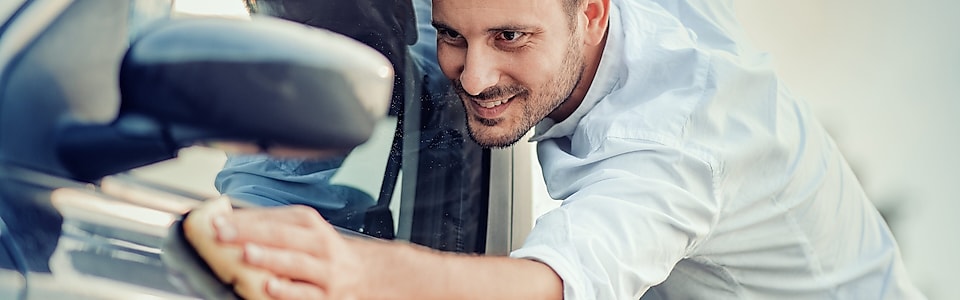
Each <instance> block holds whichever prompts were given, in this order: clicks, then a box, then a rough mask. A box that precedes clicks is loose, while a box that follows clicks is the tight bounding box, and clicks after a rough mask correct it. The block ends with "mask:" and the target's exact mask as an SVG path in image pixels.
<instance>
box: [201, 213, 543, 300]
mask: <svg viewBox="0 0 960 300" xmlns="http://www.w3.org/2000/svg"><path fill="white" fill-rule="evenodd" d="M189 219H190V218H189V217H188V222H189ZM209 225H211V227H212V228H213V229H214V231H215V236H216V237H215V239H216V243H217V244H219V245H220V247H223V248H232V249H241V250H242V251H241V252H242V253H241V254H240V255H235V256H233V258H231V261H232V262H233V263H236V264H240V265H241V266H242V268H246V269H253V270H255V271H258V272H263V271H266V272H267V273H270V274H269V275H268V277H270V278H269V279H266V280H238V281H234V282H233V284H234V288H235V289H236V290H238V291H255V292H257V293H260V294H266V295H267V296H268V297H270V298H274V299H349V300H359V299H560V298H561V297H562V282H561V280H560V277H558V276H557V274H556V273H554V272H553V270H552V269H550V267H548V266H547V265H545V264H543V263H540V262H536V261H531V260H525V259H512V258H507V257H493V256H477V255H462V254H456V253H447V252H439V251H435V250H432V249H429V248H426V247H422V246H418V245H413V244H409V243H402V242H388V241H380V240H374V239H360V238H349V237H344V236H342V235H340V234H339V233H338V232H337V231H336V230H335V229H334V228H333V226H332V225H330V224H328V223H327V222H326V221H324V220H323V218H322V217H321V216H320V215H319V214H318V213H317V212H316V211H315V210H313V209H312V208H308V207H305V206H287V207H277V208H244V209H237V210H233V211H232V213H223V214H220V215H216V216H213V217H212V218H210V219H209ZM204 259H206V260H207V261H208V262H211V258H208V257H204ZM213 260H223V259H222V258H217V259H213ZM214 269H215V271H216V268H215V267H214ZM250 294H254V293H252V292H251V293H250Z"/></svg>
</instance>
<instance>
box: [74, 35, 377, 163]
mask: <svg viewBox="0 0 960 300" xmlns="http://www.w3.org/2000/svg"><path fill="white" fill-rule="evenodd" d="M392 85H393V68H392V67H391V65H390V63H389V61H388V60H387V59H386V58H385V57H383V56H382V55H381V54H380V53H378V52H377V51H375V50H373V49H372V48H369V47H368V46H366V45H364V44H361V43H360V42H357V41H355V40H352V39H349V38H347V37H344V36H341V35H338V34H335V33H332V32H329V31H325V30H322V29H316V28H311V27H307V26H304V25H301V24H297V23H293V22H289V21H283V20H279V19H273V18H267V17H263V18H255V19H253V20H250V21H248V20H234V19H212V18H210V19H174V20H168V21H164V22H163V23H161V24H157V25H156V26H155V27H153V28H152V29H150V30H148V31H146V32H145V33H144V34H143V35H142V36H141V37H140V38H139V39H137V40H135V41H133V43H132V45H131V47H130V49H129V51H128V52H127V54H126V57H125V58H124V61H123V64H122V67H121V71H120V91H121V99H122V100H121V101H122V102H121V106H120V113H119V116H118V118H117V120H116V121H115V122H113V123H111V124H107V125H82V124H77V125H74V126H68V127H67V128H66V129H65V130H64V132H63V133H62V134H61V135H60V136H61V137H62V138H61V141H60V144H59V146H60V147H59V149H58V150H59V153H60V156H61V160H62V161H63V162H64V165H65V166H66V167H67V168H68V169H69V170H70V171H71V173H73V174H75V175H76V177H78V179H85V180H92V179H96V178H99V177H102V176H104V175H108V174H112V173H116V172H120V171H124V170H127V169H130V168H133V167H138V166H142V165H145V164H149V163H152V162H156V161H160V160H164V159H168V158H171V157H173V156H175V154H176V150H177V149H179V148H182V147H186V146H190V145H193V144H197V143H206V142H213V141H229V142H242V143H254V144H257V145H260V146H273V145H283V146H290V147H296V148H304V149H315V150H344V151H346V150H349V149H352V148H353V147H355V146H357V145H359V144H361V143H363V142H364V141H366V139H367V138H369V136H370V134H371V133H372V131H373V128H374V124H375V123H376V121H377V120H378V119H379V118H381V117H383V116H385V115H386V112H387V108H388V106H389V102H390V98H391V91H392Z"/></svg>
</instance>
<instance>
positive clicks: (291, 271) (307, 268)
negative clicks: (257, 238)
mask: <svg viewBox="0 0 960 300" xmlns="http://www.w3.org/2000/svg"><path fill="white" fill-rule="evenodd" d="M243 260H244V262H245V263H247V264H249V265H250V266H253V267H255V268H260V269H263V270H266V271H268V272H270V273H273V274H278V275H281V276H283V277H285V278H290V279H293V280H296V281H305V282H310V283H313V284H315V285H317V286H318V287H319V288H326V285H325V284H324V283H326V282H328V281H329V280H330V275H331V272H330V265H329V264H328V263H324V262H323V261H322V260H320V259H317V258H316V257H313V256H311V255H309V254H306V253H302V252H294V251H287V250H282V249H276V248H271V247H264V246H260V245H255V244H246V245H244V247H243Z"/></svg>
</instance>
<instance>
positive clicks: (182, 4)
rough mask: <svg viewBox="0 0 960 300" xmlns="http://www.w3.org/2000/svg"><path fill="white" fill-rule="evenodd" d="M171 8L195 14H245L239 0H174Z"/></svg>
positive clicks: (245, 10) (241, 2)
mask: <svg viewBox="0 0 960 300" xmlns="http://www.w3.org/2000/svg"><path fill="white" fill-rule="evenodd" d="M173 9H174V10H176V11H177V12H180V13H186V14H195V15H223V16H247V15H249V14H248V13H247V9H246V8H245V7H244V6H243V1H241V0H176V1H174V2H173Z"/></svg>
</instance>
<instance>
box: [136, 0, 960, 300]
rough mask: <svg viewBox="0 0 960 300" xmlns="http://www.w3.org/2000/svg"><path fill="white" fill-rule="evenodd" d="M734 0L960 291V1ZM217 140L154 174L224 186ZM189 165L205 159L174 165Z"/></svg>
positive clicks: (910, 249)
mask: <svg viewBox="0 0 960 300" xmlns="http://www.w3.org/2000/svg"><path fill="white" fill-rule="evenodd" d="M734 2H735V3H736V5H737V12H738V14H739V15H738V17H739V19H740V21H741V23H742V25H743V26H744V29H745V30H746V32H747V35H748V37H749V38H750V39H751V41H752V42H753V44H754V46H756V47H757V48H759V49H761V50H764V51H767V52H769V53H771V54H772V56H773V60H774V63H775V65H776V66H777V70H778V72H779V73H780V75H781V76H782V78H783V79H784V80H785V81H786V83H787V84H788V85H789V86H790V88H791V89H792V90H793V92H794V94H796V95H799V96H801V97H802V98H804V99H805V100H806V101H808V103H810V104H811V106H812V107H813V108H814V110H815V112H816V114H817V116H818V118H819V119H820V120H821V121H822V122H823V123H824V125H825V126H826V127H827V128H828V130H829V131H830V132H831V133H832V135H833V137H834V139H835V140H836V141H837V143H838V144H839V146H840V147H841V149H842V150H843V152H844V153H845V155H846V157H847V159H848V161H850V163H851V165H852V166H853V168H854V170H855V171H857V173H858V176H859V178H860V180H861V182H862V183H863V185H864V187H865V189H866V191H867V193H868V195H869V196H870V197H871V199H872V200H873V201H874V202H875V203H876V205H877V206H878V207H879V208H880V210H881V211H882V212H883V213H884V215H885V217H886V218H887V220H888V222H889V223H890V225H891V228H892V229H893V231H894V234H896V236H897V239H898V240H899V242H900V245H901V250H902V252H903V257H904V260H905V263H906V264H907V268H908V270H909V272H910V274H911V276H912V277H913V278H914V282H915V283H916V284H917V285H918V286H919V287H920V288H921V289H922V290H923V291H924V293H926V294H927V296H928V297H929V298H930V299H960V287H958V286H960V285H958V284H956V283H954V281H955V278H957V276H956V274H957V270H958V269H960V256H958V255H956V254H957V253H960V232H958V230H960V221H958V220H960V218H957V217H955V216H954V213H956V212H960V201H958V199H957V198H958V197H957V195H960V180H958V178H960V176H957V175H955V172H958V170H960V120H958V118H956V117H955V115H958V114H960V33H958V32H957V29H960V2H958V1H947V0H918V1H910V2H906V1H883V0H881V1H866V0H833V1H826V0H807V1H771V0H766V1H761V0H738V1H734ZM177 5H178V9H180V10H181V11H186V12H191V13H198V14H228V15H231V14H238V13H243V11H242V7H241V6H240V0H178V1H177ZM211 151H212V150H208V149H202V148H201V149H190V150H186V151H184V152H183V154H182V157H181V159H180V160H178V161H171V162H168V163H165V164H161V165H157V166H153V167H151V168H153V170H156V169H160V170H161V172H145V173H144V176H154V177H155V178H157V179H158V180H168V181H171V180H173V181H177V182H181V183H182V182H184V181H189V182H191V184H190V186H192V189H193V190H196V191H200V192H208V193H215V190H213V188H212V176H213V175H215V173H216V172H215V171H216V170H217V169H218V168H219V166H220V165H222V163H223V156H222V154H221V153H217V152H211ZM190 166H192V167H198V166H199V167H200V168H195V169H203V170H198V171H193V172H190V173H189V174H187V175H186V176H187V177H182V176H183V174H178V175H177V176H169V175H164V174H170V173H165V172H164V171H163V170H166V169H176V168H182V167H190ZM537 168H538V167H537V166H535V167H534V174H539V169H537ZM157 174H159V175H157ZM171 177H177V178H171ZM534 182H535V183H538V184H539V183H542V181H538V180H537V179H534ZM536 191H537V192H536V193H535V195H536V197H537V199H538V200H539V201H538V202H536V203H535V205H536V206H535V208H534V214H535V215H538V214H540V213H542V212H543V211H544V210H546V209H549V208H550V207H552V206H555V205H556V203H555V202H556V201H551V200H548V199H549V197H548V196H546V195H545V193H544V192H543V188H542V186H541V187H539V188H538V189H536Z"/></svg>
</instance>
